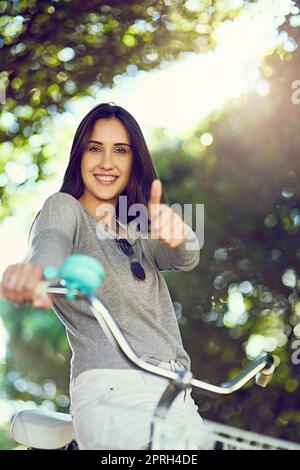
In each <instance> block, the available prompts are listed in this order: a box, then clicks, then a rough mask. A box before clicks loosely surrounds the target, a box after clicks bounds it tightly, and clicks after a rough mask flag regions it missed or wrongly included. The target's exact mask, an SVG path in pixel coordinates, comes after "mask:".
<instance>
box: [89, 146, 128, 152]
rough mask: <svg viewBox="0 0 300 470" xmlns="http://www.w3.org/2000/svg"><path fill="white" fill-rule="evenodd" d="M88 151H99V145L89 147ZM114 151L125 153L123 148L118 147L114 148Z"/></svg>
mask: <svg viewBox="0 0 300 470" xmlns="http://www.w3.org/2000/svg"><path fill="white" fill-rule="evenodd" d="M119 150H120V151H119ZM89 151H90V152H97V151H101V149H100V148H99V147H90V148H89ZM116 151H118V152H117V153H127V150H126V149H123V148H118V149H116Z"/></svg>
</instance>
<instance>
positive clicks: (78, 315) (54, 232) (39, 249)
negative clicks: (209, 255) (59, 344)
mask: <svg viewBox="0 0 300 470" xmlns="http://www.w3.org/2000/svg"><path fill="white" fill-rule="evenodd" d="M130 223H134V221H133V222H130ZM99 227H100V228H101V227H102V228H104V225H103V224H102V223H101V222H98V221H97V220H96V219H95V218H94V217H93V216H92V215H91V214H90V213H89V212H88V211H87V210H86V209H85V208H84V206H83V205H82V204H81V203H80V202H79V201H78V200H77V199H75V198H74V197H73V196H71V195H69V194H66V193H60V192H58V193H54V194H52V195H51V196H50V197H49V198H48V199H47V200H46V201H45V203H44V205H43V207H42V209H41V212H40V213H39V215H38V217H37V218H36V220H35V222H34V224H33V227H32V231H31V234H30V239H29V248H30V250H29V253H28V256H27V259H26V262H28V263H29V262H30V263H35V264H39V265H41V266H43V267H45V266H55V267H59V266H60V265H61V264H62V262H63V261H64V259H65V258H66V257H67V256H69V255H71V254H72V253H84V254H87V255H90V256H92V257H94V258H96V259H97V260H99V261H100V262H101V264H102V265H103V267H104V269H105V279H104V282H103V283H102V285H101V286H100V287H99V288H98V289H97V290H96V292H95V293H96V295H97V297H98V298H99V299H100V300H102V301H103V303H104V305H105V306H106V307H107V308H108V310H109V311H110V313H111V314H112V315H113V317H114V319H115V320H116V321H117V323H118V325H119V327H120V328H121V330H122V331H123V333H124V334H125V336H126V338H127V340H128V342H129V344H130V346H131V347H132V349H133V350H134V351H135V353H136V354H137V355H138V356H139V357H142V358H143V359H144V360H145V361H147V362H148V363H150V364H153V365H158V363H159V362H160V361H169V360H171V359H173V360H177V361H178V362H179V363H180V364H182V365H183V366H184V367H186V368H187V369H188V370H190V369H191V360H190V357H189V355H188V353H187V352H186V350H185V349H184V347H183V343H182V339H181V335H180V330H179V327H178V323H177V319H176V314H175V310H174V306H173V302H172V300H171V297H170V293H169V290H168V287H167V284H166V281H165V279H164V277H163V276H162V274H161V272H160V271H189V270H191V269H193V268H194V267H195V266H196V265H197V264H198V263H199V258H200V249H199V243H198V240H197V237H196V235H195V234H194V232H193V231H192V229H191V228H189V242H188V243H189V244H191V242H192V244H194V248H195V249H192V250H190V249H189V250H187V249H186V243H187V242H183V243H182V244H181V245H179V246H178V247H176V248H169V247H167V246H166V245H164V244H162V243H161V242H160V241H159V240H156V239H150V238H147V239H145V238H142V237H137V238H135V237H132V238H131V237H130V232H129V236H128V241H129V242H131V244H132V246H133V248H134V252H135V255H136V256H137V258H138V260H139V261H140V263H141V264H142V266H143V268H144V270H145V273H146V280H145V281H142V282H141V281H138V280H135V278H134V277H133V276H132V274H131V270H130V259H129V258H128V257H127V256H126V255H125V254H124V253H123V252H122V251H121V250H120V249H119V247H118V246H117V244H116V242H115V241H114V240H113V239H112V238H106V239H105V240H103V239H102V240H101V239H99V236H97V233H98V234H99V232H98V230H99ZM96 230H97V233H96ZM192 246H193V245H192ZM189 247H190V245H189ZM53 309H54V312H55V313H56V315H57V316H58V317H59V319H60V320H61V321H62V323H63V324H64V326H65V328H66V333H67V338H68V341H69V344H70V347H71V350H72V358H71V371H70V379H71V380H72V378H75V377H76V376H77V375H78V374H80V373H81V372H83V371H85V370H88V369H94V368H100V369H101V368H105V369H126V368H134V367H135V366H134V365H133V364H132V363H130V362H129V361H127V360H126V358H125V357H124V356H123V354H122V353H121V352H118V351H117V350H116V349H115V348H114V347H113V345H112V344H111V343H110V341H109V339H108V338H107V337H106V335H105V334H104V332H103V331H102V329H101V327H100V325H99V324H98V322H97V320H96V319H95V317H94V316H93V313H92V312H91V310H90V309H89V305H88V303H87V302H86V301H84V300H83V299H81V300H77V299H74V300H70V299H66V298H65V297H62V296H56V297H54V300H53Z"/></svg>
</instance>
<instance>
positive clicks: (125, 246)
mask: <svg viewBox="0 0 300 470" xmlns="http://www.w3.org/2000/svg"><path fill="white" fill-rule="evenodd" d="M116 220H117V222H118V224H119V225H120V226H122V227H123V228H125V227H124V226H123V225H122V224H121V223H120V221H119V220H118V219H116ZM114 240H115V242H116V243H117V245H118V247H119V248H120V250H121V251H122V252H123V253H124V254H125V255H126V256H128V258H132V257H134V256H135V254H134V250H133V248H132V246H131V244H130V243H129V241H128V240H127V239H126V238H115V239H114ZM130 269H131V273H132V275H133V277H134V278H135V279H137V280H138V281H144V280H145V279H146V273H145V270H144V268H143V266H142V265H141V263H140V262H139V261H136V260H134V259H131V260H130Z"/></svg>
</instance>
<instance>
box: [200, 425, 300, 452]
mask: <svg viewBox="0 0 300 470" xmlns="http://www.w3.org/2000/svg"><path fill="white" fill-rule="evenodd" d="M205 425H206V427H207V428H208V429H209V430H210V431H211V436H213V442H212V449H219V450H300V443H296V442H290V441H286V440H283V439H277V438H274V437H270V436H265V435H264V434H257V433H254V432H250V431H244V430H243V429H239V428H234V427H232V426H227V425H225V424H220V423H216V422H214V421H208V420H206V421H205Z"/></svg>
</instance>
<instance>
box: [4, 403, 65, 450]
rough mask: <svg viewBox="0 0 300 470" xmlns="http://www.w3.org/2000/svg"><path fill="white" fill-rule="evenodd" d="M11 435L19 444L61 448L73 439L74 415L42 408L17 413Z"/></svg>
mask: <svg viewBox="0 0 300 470" xmlns="http://www.w3.org/2000/svg"><path fill="white" fill-rule="evenodd" d="M10 436H11V437H12V439H14V440H15V441H16V442H18V443H19V444H23V445H26V446H27V447H32V448H36V449H59V448H61V447H65V446H66V445H67V444H69V443H70V442H71V441H72V440H73V426H72V417H71V415H69V414H66V413H58V412H56V411H47V410H44V409H41V408H37V409H33V410H23V411H20V412H19V413H17V414H16V415H15V417H14V419H13V421H12V423H11V426H10Z"/></svg>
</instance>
